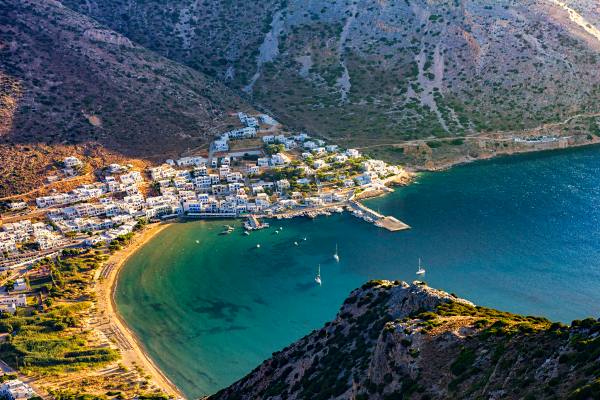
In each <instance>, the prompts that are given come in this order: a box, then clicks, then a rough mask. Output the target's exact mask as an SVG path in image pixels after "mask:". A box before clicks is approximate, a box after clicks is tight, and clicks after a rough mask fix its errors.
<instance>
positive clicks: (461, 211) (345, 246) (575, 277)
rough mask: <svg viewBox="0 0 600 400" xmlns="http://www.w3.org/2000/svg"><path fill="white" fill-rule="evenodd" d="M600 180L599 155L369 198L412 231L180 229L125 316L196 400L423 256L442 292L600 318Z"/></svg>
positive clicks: (138, 257)
mask: <svg viewBox="0 0 600 400" xmlns="http://www.w3.org/2000/svg"><path fill="white" fill-rule="evenodd" d="M599 182H600V148H598V147H594V148H586V149H578V150H569V151H561V152H552V153H542V154H535V155H525V156H515V157H511V158H504V159H498V160H493V161H486V162H480V163H475V164H471V165H466V166H461V167H457V168H453V169H451V170H449V171H446V172H441V173H436V174H425V175H422V176H420V177H419V179H418V182H417V183H416V184H413V185H411V186H408V187H405V188H400V189H398V190H397V191H396V192H395V193H393V194H391V195H388V196H385V197H382V198H378V199H374V200H370V201H368V202H367V204H368V205H369V206H371V207H373V208H374V209H380V210H381V212H383V213H385V214H391V215H394V216H396V217H398V218H400V219H401V220H403V221H404V222H406V223H408V224H409V225H411V226H412V229H411V230H410V231H405V232H396V233H390V232H387V231H383V230H381V229H379V228H376V227H374V226H372V225H370V224H367V223H366V222H364V221H362V220H359V219H356V218H354V217H353V216H351V215H349V214H343V215H334V216H331V217H319V218H317V219H315V220H309V219H304V218H301V219H294V220H287V221H272V223H271V225H272V228H271V229H267V230H263V231H260V232H254V233H252V235H251V236H244V235H242V229H241V224H240V223H236V224H235V226H236V228H237V229H236V231H235V232H234V233H232V234H231V235H227V236H220V235H218V233H219V232H220V231H221V230H222V229H223V224H224V223H229V224H231V221H198V222H190V223H181V224H175V225H173V226H171V227H169V228H167V229H165V230H164V231H162V232H161V233H160V234H158V235H157V236H156V237H155V238H154V239H153V240H152V241H151V242H150V243H149V244H148V245H146V246H144V248H142V249H141V250H140V251H138V252H137V253H136V254H135V255H134V256H132V257H131V258H130V260H129V261H128V263H127V265H126V266H125V268H124V269H123V271H122V273H121V277H120V280H119V284H118V287H117V295H116V300H117V304H118V308H119V311H120V312H121V313H122V315H123V317H124V318H125V320H126V321H127V322H128V323H129V324H130V326H131V327H132V328H133V330H134V331H135V332H136V333H137V334H138V335H139V337H140V338H141V341H142V342H143V343H144V345H145V346H146V348H147V350H148V351H149V353H150V355H151V356H152V357H153V359H154V360H155V361H156V362H157V363H158V365H159V366H160V367H161V368H162V369H163V370H164V372H165V373H166V374H167V375H168V376H169V377H170V378H171V379H172V380H173V381H174V382H175V384H177V385H178V386H179V387H180V388H181V389H182V390H183V391H184V393H185V394H186V395H188V396H189V397H198V396H200V395H203V394H209V393H213V392H215V391H217V390H218V389H219V388H222V387H224V386H227V385H228V384H230V383H232V382H233V381H235V380H237V379H239V378H241V377H242V376H244V375H245V374H246V373H248V372H250V371H251V370H252V369H253V368H254V367H256V366H257V365H258V364H259V363H260V362H261V361H262V360H264V359H266V358H268V357H269V356H270V355H271V353H272V352H274V351H277V350H279V349H281V348H283V347H285V346H287V345H288V344H290V343H292V342H293V341H295V340H297V339H298V338H300V337H302V336H304V335H306V334H308V333H310V332H311V330H313V329H316V328H319V327H321V326H322V325H323V324H324V323H325V322H326V321H328V320H330V319H332V318H333V317H334V316H335V314H336V312H337V310H338V309H339V307H340V305H341V303H342V302H343V300H344V299H345V298H346V297H347V295H348V294H349V292H350V291H351V290H352V289H354V288H356V287H358V286H360V285H361V284H362V283H363V282H364V281H366V280H368V279H403V280H407V281H412V280H414V279H415V278H416V276H415V274H414V271H415V270H416V265H417V259H418V257H421V258H422V259H423V263H424V266H425V267H426V268H427V274H426V276H425V278H424V279H425V280H426V281H427V282H428V283H429V284H430V285H431V286H434V287H437V288H441V289H444V290H447V291H449V292H454V293H456V294H458V295H459V296H461V297H464V298H467V299H469V300H472V301H474V302H475V303H477V304H480V305H486V306H492V307H495V308H499V309H503V310H507V311H513V312H518V313H525V314H534V315H543V316H547V317H549V318H551V319H556V320H561V321H570V320H572V319H575V318H583V317H586V316H590V315H592V316H599V315H600V258H599V255H600V231H599V227H600V208H599V206H600V185H599ZM280 226H281V227H283V230H282V231H281V233H280V234H275V233H274V231H275V228H276V227H280ZM304 237H306V240H303V239H304ZM196 241H199V243H196ZM294 242H298V245H297V246H296V245H295V244H294ZM258 243H260V245H261V247H260V248H257V247H256V244H258ZM336 243H338V245H339V253H340V258H341V261H340V263H339V264H338V263H336V262H335V261H334V260H333V253H334V251H335V244H336ZM318 264H321V275H322V279H323V285H322V286H321V287H318V286H317V285H316V284H315V283H314V276H315V273H316V269H317V265H318Z"/></svg>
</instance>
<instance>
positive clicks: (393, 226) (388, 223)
mask: <svg viewBox="0 0 600 400" xmlns="http://www.w3.org/2000/svg"><path fill="white" fill-rule="evenodd" d="M375 225H376V226H378V227H380V228H385V229H387V230H388V231H390V232H396V231H403V230H406V229H410V226H409V225H408V224H405V223H404V222H402V221H400V220H399V219H397V218H395V217H389V216H388V217H383V218H381V219H380V220H378V221H376V222H375Z"/></svg>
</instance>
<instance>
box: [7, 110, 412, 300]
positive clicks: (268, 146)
mask: <svg viewBox="0 0 600 400" xmlns="http://www.w3.org/2000/svg"><path fill="white" fill-rule="evenodd" d="M237 117H238V118H239V122H240V125H241V127H239V128H236V129H233V130H230V131H228V132H225V133H222V134H220V135H218V136H217V137H216V138H215V140H214V141H213V142H212V144H211V146H210V149H209V150H208V152H207V153H206V154H200V155H191V156H185V157H181V158H179V159H176V160H172V159H168V160H166V161H165V163H164V164H162V165H158V166H153V167H150V168H148V169H147V170H142V171H140V170H136V169H135V168H134V167H133V166H132V165H120V164H111V165H108V166H106V167H105V168H103V169H102V170H101V171H96V177H97V181H95V182H93V183H89V184H84V185H80V186H78V187H77V188H75V189H73V190H71V191H69V192H53V193H49V194H46V195H43V196H39V197H36V198H34V199H31V200H30V201H28V202H27V201H13V202H10V203H6V204H4V206H3V207H4V210H5V211H6V212H5V213H4V215H3V218H4V219H5V220H6V219H8V220H10V222H5V223H3V224H2V226H1V227H0V267H1V269H2V270H3V271H8V272H5V274H8V275H11V273H13V272H14V271H17V270H18V269H19V268H20V267H24V266H25V267H26V266H27V265H31V264H32V263H34V262H35V261H37V260H41V259H43V258H45V257H53V256H55V255H57V254H59V250H61V249H65V248H68V247H91V246H96V247H97V246H100V245H103V244H104V245H108V244H110V243H111V242H112V241H114V240H117V239H119V238H122V237H124V236H126V235H129V234H131V233H132V232H133V231H134V229H136V227H137V226H139V225H140V224H143V223H147V222H153V221H161V220H165V219H171V218H238V217H250V218H248V220H249V222H250V223H247V224H246V228H247V229H249V230H252V229H260V228H262V227H265V226H268V224H262V223H261V222H260V221H259V218H265V217H266V218H269V217H271V218H272V217H276V218H289V217H293V216H298V215H307V216H311V217H314V216H316V215H318V214H321V213H329V212H332V211H336V212H341V211H343V207H347V208H348V209H349V210H350V211H352V212H353V213H354V214H355V215H357V216H360V217H362V218H364V219H366V220H367V221H369V222H377V221H375V220H376V219H378V217H377V216H375V215H370V214H369V211H368V209H366V208H365V209H366V210H367V211H365V209H361V207H363V208H364V206H362V205H359V204H358V203H357V202H354V199H355V198H357V196H361V195H365V194H367V195H377V194H381V193H383V192H385V191H386V190H389V189H388V188H387V187H386V186H385V185H386V184H389V183H393V182H395V183H405V182H407V181H408V179H409V178H410V174H409V173H408V172H406V171H405V170H404V169H402V168H401V167H398V166H393V165H388V164H386V163H385V162H383V161H379V160H372V159H369V158H367V157H365V156H363V155H362V154H361V153H360V152H359V151H357V150H355V149H340V148H339V147H338V146H337V145H329V144H327V143H325V142H324V141H323V140H321V139H317V138H313V137H311V136H310V135H308V134H306V133H299V134H290V133H287V132H284V131H283V130H282V129H281V126H280V125H279V124H278V123H277V122H276V121H275V120H273V118H271V117H270V116H268V115H259V116H256V117H255V116H249V115H247V114H245V113H241V112H240V113H238V114H237ZM61 164H62V167H63V172H64V175H65V176H73V175H76V174H77V173H78V171H80V170H81V169H82V168H83V167H84V164H85V160H81V159H79V158H77V157H74V156H70V157H66V158H65V159H63V160H62V161H61ZM55 179H57V178H56V177H52V180H55ZM13 278H19V279H21V278H22V276H21V275H17V276H14V277H13ZM20 284H25V282H21V283H20ZM25 285H26V284H25ZM21 289H22V290H19V291H18V292H21V294H5V295H3V296H4V297H0V308H2V309H3V310H4V311H7V312H14V311H15V309H16V307H17V306H23V305H25V304H24V303H26V301H25V300H24V298H25V297H24V295H22V292H23V290H24V289H27V288H26V287H22V288H21ZM11 292H12V291H11Z"/></svg>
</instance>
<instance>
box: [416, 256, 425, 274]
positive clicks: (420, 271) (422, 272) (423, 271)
mask: <svg viewBox="0 0 600 400" xmlns="http://www.w3.org/2000/svg"><path fill="white" fill-rule="evenodd" d="M416 274H417V275H425V268H423V267H422V266H421V258H420V257H419V269H417V272H416Z"/></svg>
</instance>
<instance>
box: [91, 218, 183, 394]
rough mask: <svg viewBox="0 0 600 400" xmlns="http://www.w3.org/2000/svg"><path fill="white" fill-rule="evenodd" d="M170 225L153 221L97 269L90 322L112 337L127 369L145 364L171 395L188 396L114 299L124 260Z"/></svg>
mask: <svg viewBox="0 0 600 400" xmlns="http://www.w3.org/2000/svg"><path fill="white" fill-rule="evenodd" d="M167 226H169V224H168V223H161V224H155V225H150V226H148V227H146V228H145V230H144V231H143V232H142V233H141V234H138V235H137V236H135V237H134V239H133V241H132V243H131V244H130V245H128V246H127V247H126V248H125V249H123V250H120V251H118V252H116V253H115V254H113V255H112V256H111V257H110V259H109V260H108V262H107V263H106V264H105V266H104V267H103V268H102V269H101V270H99V271H98V272H97V273H96V277H95V279H96V293H97V299H98V302H97V305H96V307H97V310H96V318H95V319H94V321H93V322H92V323H91V326H92V327H93V328H94V329H96V330H98V331H99V333H100V335H101V336H102V335H104V336H106V337H107V338H109V339H112V341H113V343H114V344H115V345H116V346H117V348H118V349H119V351H120V353H121V357H122V359H121V363H122V364H124V365H125V366H126V367H127V368H128V369H130V370H134V369H136V368H140V367H141V368H142V369H143V370H144V373H145V374H147V375H149V376H150V377H151V379H150V380H151V381H152V382H153V383H154V384H156V385H157V386H158V387H159V388H160V389H162V390H163V391H164V392H165V393H166V394H168V395H169V396H174V397H175V398H185V396H184V395H183V394H182V393H181V392H180V391H179V389H178V388H177V387H176V386H175V385H174V384H173V383H172V382H171V381H170V380H169V379H168V378H167V377H166V376H165V375H164V374H163V373H162V371H161V370H160V369H159V368H158V367H157V366H156V364H155V363H154V361H152V359H151V358H150V357H149V356H148V354H147V353H146V351H145V350H144V348H143V346H142V344H141V343H140V342H139V341H138V339H137V337H136V336H135V334H134V333H133V332H132V331H131V330H130V329H129V328H128V326H127V325H126V323H125V321H123V319H122V318H121V317H120V315H119V314H118V312H117V308H116V305H115V301H114V291H115V287H116V283H117V277H118V275H119V271H120V268H121V267H122V266H123V265H124V263H125V261H126V260H127V259H128V258H129V257H130V256H131V255H132V254H134V253H135V252H136V251H137V250H138V249H139V248H141V247H142V246H143V245H144V244H145V243H146V242H148V241H149V240H150V239H151V238H152V237H154V236H155V235H156V234H158V233H159V232H161V231H162V230H163V229H165V228H166V227H167Z"/></svg>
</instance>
